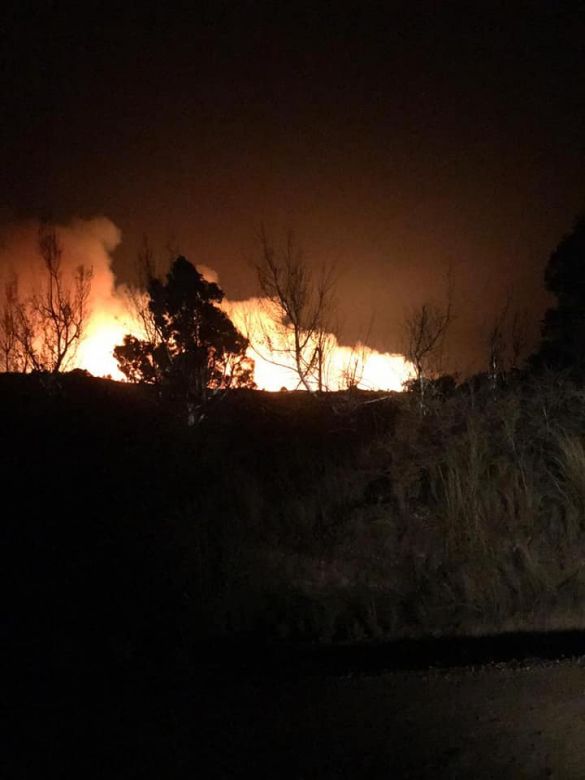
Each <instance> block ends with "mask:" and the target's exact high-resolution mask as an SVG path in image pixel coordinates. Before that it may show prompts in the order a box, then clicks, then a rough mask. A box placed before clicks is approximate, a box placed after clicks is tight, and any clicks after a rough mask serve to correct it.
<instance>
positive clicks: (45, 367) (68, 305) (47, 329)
mask: <svg viewBox="0 0 585 780" xmlns="http://www.w3.org/2000/svg"><path fill="white" fill-rule="evenodd" d="M38 246H39V252H40V255H41V258H42V261H43V265H44V269H45V278H44V280H43V282H42V283H41V286H40V288H37V289H36V290H34V291H33V293H32V295H31V296H30V298H28V299H27V300H24V301H23V300H18V299H17V300H16V322H17V327H16V330H17V338H18V342H19V347H20V349H21V350H22V354H23V356H24V360H25V362H26V368H33V369H36V370H38V371H49V372H51V373H57V372H59V371H62V370H64V369H65V368H67V367H68V366H69V365H70V364H71V361H72V360H73V359H74V357H75V355H76V353H77V348H78V347H79V344H80V342H81V339H82V337H83V334H84V330H85V327H86V325H87V318H88V314H89V311H88V299H89V293H90V289H91V280H92V269H91V268H88V267H86V266H83V265H79V266H78V267H77V268H76V269H75V271H74V272H73V274H72V275H71V277H70V278H69V279H68V278H67V276H66V274H65V272H64V271H63V267H62V255H63V250H62V247H61V244H60V242H59V239H58V236H57V232H56V230H55V228H53V227H47V226H43V227H41V229H40V230H39V239H38Z"/></svg>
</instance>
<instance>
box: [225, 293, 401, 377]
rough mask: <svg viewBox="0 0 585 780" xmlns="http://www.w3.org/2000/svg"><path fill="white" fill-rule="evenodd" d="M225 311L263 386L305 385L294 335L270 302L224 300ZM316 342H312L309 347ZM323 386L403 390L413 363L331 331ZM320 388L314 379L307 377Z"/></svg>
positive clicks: (325, 359)
mask: <svg viewBox="0 0 585 780" xmlns="http://www.w3.org/2000/svg"><path fill="white" fill-rule="evenodd" d="M224 309H225V310H226V312H227V314H228V315H229V316H230V318H231V319H232V321H233V323H234V325H235V326H236V327H237V328H238V329H239V330H240V331H241V332H242V333H244V334H245V335H246V336H247V337H248V339H249V341H250V344H251V346H250V347H249V348H248V356H249V357H250V358H252V360H254V363H255V369H254V380H255V382H256V384H257V386H258V387H259V388H260V389H261V390H273V391H275V390H280V389H282V388H286V389H287V390H296V389H303V387H302V385H300V383H299V377H298V374H297V372H296V370H295V361H294V357H293V351H292V348H291V347H292V337H291V334H287V333H286V331H285V330H283V328H282V327H279V326H278V325H277V324H275V323H274V321H273V319H272V316H271V308H270V302H269V301H266V300H265V299H259V298H250V299H248V300H245V301H226V302H225V303H224ZM312 349H314V345H311V344H309V345H308V351H309V352H310V351H311V350H312ZM323 353H324V361H323V363H324V365H323V384H324V387H325V388H326V389H327V390H344V389H347V388H348V387H349V386H350V385H352V384H353V385H354V386H356V387H359V388H361V389H363V390H395V391H400V390H402V385H403V383H404V382H405V381H406V380H407V379H409V378H410V377H412V376H413V370H412V366H411V365H410V363H408V361H406V360H405V359H404V356H403V355H395V354H390V353H381V352H376V351H375V350H373V349H370V348H369V347H367V346H365V345H363V344H356V345H355V346H354V347H348V346H342V345H340V344H339V343H338V342H337V338H336V337H335V336H334V335H333V334H332V333H330V334H327V335H326V337H325V339H324V348H323ZM308 383H309V385H310V386H311V387H312V389H317V380H316V378H315V377H312V378H310V379H309V382H308Z"/></svg>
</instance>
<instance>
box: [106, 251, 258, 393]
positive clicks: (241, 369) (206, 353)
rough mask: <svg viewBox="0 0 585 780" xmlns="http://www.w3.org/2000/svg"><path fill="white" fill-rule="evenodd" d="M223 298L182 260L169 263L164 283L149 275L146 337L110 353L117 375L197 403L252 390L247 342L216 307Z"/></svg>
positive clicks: (131, 340) (129, 339)
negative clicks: (229, 391)
mask: <svg viewBox="0 0 585 780" xmlns="http://www.w3.org/2000/svg"><path fill="white" fill-rule="evenodd" d="M222 299H223V291H222V290H221V289H220V288H219V286H218V285H217V284H215V283H214V282H208V281H207V280H206V279H204V277H203V276H202V275H201V274H200V273H199V271H197V269H196V268H195V267H194V266H193V265H192V264H191V263H190V262H189V261H188V260H186V258H184V257H178V258H177V259H176V260H175V261H174V263H173V264H172V266H171V268H170V270H169V272H168V274H167V276H166V281H161V280H160V279H158V278H156V277H153V276H151V277H150V278H149V279H148V286H147V299H146V302H145V304H144V306H143V309H142V317H141V319H142V322H143V323H144V326H145V327H144V329H145V338H144V339H138V338H136V337H134V336H131V335H128V336H126V337H125V339H124V344H123V345H121V346H118V347H116V348H115V350H114V355H115V357H116V360H117V361H118V365H119V368H120V370H121V371H122V373H123V374H124V375H125V376H126V377H127V378H128V379H129V380H130V381H133V382H143V383H146V384H157V385H165V386H167V387H170V388H171V389H172V391H173V392H174V393H175V394H176V395H177V396H178V397H180V398H183V399H192V400H193V401H195V402H196V403H203V402H205V400H206V399H207V395H208V393H209V391H214V390H220V389H225V388H227V387H250V386H252V385H253V381H252V369H253V364H252V362H251V361H250V360H249V359H248V358H247V357H246V348H247V346H248V342H247V341H246V339H245V338H244V337H243V336H242V335H241V334H240V333H239V332H238V331H237V330H236V328H235V327H234V325H233V323H232V322H231V320H230V319H229V318H228V316H227V315H226V314H225V313H224V312H223V311H222V310H221V309H220V308H219V305H218V304H220V303H221V301H222Z"/></svg>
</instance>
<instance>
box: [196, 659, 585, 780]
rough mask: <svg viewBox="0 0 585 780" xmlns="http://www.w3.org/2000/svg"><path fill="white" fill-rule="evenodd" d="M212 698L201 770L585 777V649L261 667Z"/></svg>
mask: <svg viewBox="0 0 585 780" xmlns="http://www.w3.org/2000/svg"><path fill="white" fill-rule="evenodd" d="M207 706H208V708H209V709H208V713H207V718H206V722H205V726H204V729H203V732H202V733H201V732H199V734H198V737H201V740H199V739H197V742H199V744H200V746H201V753H200V755H199V761H198V763H199V765H200V766H205V776H206V777H226V778H228V777H243V776H249V777H250V776H251V777H259V778H260V777H261V778H264V777H266V778H283V777H286V778H299V780H300V779H301V778H303V779H308V778H337V777H341V778H345V777H347V778H401V777H405V778H498V780H504V778H559V779H563V780H573V779H574V780H583V779H584V778H585V658H581V659H578V660H572V661H561V662H547V663H540V662H534V663H531V662H530V661H527V662H523V663H522V664H520V665H518V664H516V665H515V664H499V665H491V666H483V667H478V668H473V667H472V668H463V669H452V670H430V671H425V672H396V673H385V674H380V675H375V676H364V675H351V674H350V675H346V676H342V677H330V678H325V679H324V678H316V677H313V678H303V679H297V680H288V681H280V682H277V681H272V682H271V683H269V682H268V681H264V682H263V681H262V680H260V679H256V680H255V681H251V680H249V681H247V682H245V683H244V682H241V683H239V684H238V683H234V684H231V685H230V686H229V690H226V691H224V693H223V695H222V696H220V697H217V698H216V699H215V700H214V701H208V702H207ZM184 736H185V737H187V735H186V734H185V735H184Z"/></svg>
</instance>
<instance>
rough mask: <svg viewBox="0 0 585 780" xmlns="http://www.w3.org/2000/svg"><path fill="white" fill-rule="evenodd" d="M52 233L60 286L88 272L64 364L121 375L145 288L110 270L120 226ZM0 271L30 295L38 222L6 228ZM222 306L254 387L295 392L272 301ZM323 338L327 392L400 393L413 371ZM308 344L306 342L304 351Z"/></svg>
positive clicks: (287, 338) (398, 361)
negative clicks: (122, 352)
mask: <svg viewBox="0 0 585 780" xmlns="http://www.w3.org/2000/svg"><path fill="white" fill-rule="evenodd" d="M57 233H58V238H59V241H60V243H61V245H62V250H63V252H62V264H63V274H64V278H65V281H66V283H70V282H71V280H72V279H73V277H74V274H75V271H76V269H77V268H79V267H80V266H84V267H85V268H88V269H91V271H92V279H91V286H90V290H89V296H88V301H87V312H88V314H87V321H86V325H85V328H84V334H83V338H82V339H81V341H80V343H79V347H78V349H77V351H76V353H75V354H74V355H72V357H71V359H70V360H69V361H68V364H67V368H68V369H73V368H81V369H85V370H86V371H88V372H89V373H91V374H93V375H94V376H97V377H106V376H109V377H111V378H113V379H116V380H124V379H125V377H124V375H123V374H122V373H121V372H120V370H119V367H118V364H117V362H116V360H115V358H114V355H113V351H114V347H116V346H117V345H119V344H121V343H122V342H123V340H124V336H125V335H127V334H130V335H132V336H135V337H137V338H142V337H143V336H144V327H143V322H142V320H141V318H140V317H139V316H138V314H137V312H136V303H137V298H138V299H139V298H140V297H141V295H143V291H141V290H140V289H136V288H130V287H129V286H128V285H126V284H121V283H118V282H117V280H116V277H115V275H114V272H113V269H112V253H113V252H114V251H115V249H116V247H117V246H118V245H119V243H120V241H121V234H120V231H119V230H118V228H117V227H116V226H115V225H114V224H113V223H112V222H111V221H110V220H109V219H107V218H105V217H102V218H96V219H91V220H81V219H78V220H75V221H73V222H71V223H70V224H68V225H65V226H59V227H58V231H57ZM16 268H18V274H17V276H16V277H15V276H14V275H15V269H16ZM0 272H1V273H2V277H3V278H2V281H3V283H4V284H6V283H7V281H8V280H10V279H11V278H16V281H17V286H18V294H19V295H20V296H21V297H25V298H26V296H28V295H31V294H33V293H34V291H35V289H36V288H37V287H38V285H39V284H40V283H41V279H42V274H43V265H42V260H41V257H40V256H39V252H38V225H36V224H32V223H30V224H22V225H19V226H13V227H10V228H8V229H5V230H4V232H3V235H2V237H1V240H0ZM200 272H201V273H202V274H203V275H204V276H205V277H206V278H208V279H210V280H211V281H217V275H216V274H215V273H214V272H213V270H212V269H209V268H207V267H205V266H201V267H200ZM222 308H223V309H224V311H225V312H226V313H227V314H228V316H229V317H230V318H231V320H232V321H233V322H234V324H235V325H236V327H237V328H238V329H239V330H240V332H241V333H242V334H243V335H245V336H246V338H247V339H248V341H249V347H248V357H249V358H250V359H251V360H252V361H253V362H254V372H253V379H254V382H255V384H256V387H257V388H258V389H260V390H270V391H277V390H281V389H282V388H285V389H287V390H295V389H298V388H299V385H300V383H299V377H298V373H297V372H296V369H295V362H294V358H293V357H292V351H291V348H290V347H291V343H290V342H291V338H292V336H291V334H290V332H289V331H287V328H286V327H283V323H282V320H281V319H280V318H279V316H278V314H277V313H276V314H275V312H274V309H273V307H272V305H271V301H270V300H269V299H266V298H260V297H256V298H250V299H247V300H229V299H224V301H223V302H222ZM323 343H324V351H325V352H326V359H325V360H324V372H323V373H324V376H323V384H324V387H325V388H326V389H327V390H331V391H337V390H342V389H346V388H348V387H350V386H353V387H356V388H361V389H367V390H388V391H390V390H392V391H399V390H401V389H402V386H403V384H404V382H405V381H406V380H407V379H409V378H410V376H411V375H412V368H411V366H410V364H409V363H408V362H407V361H406V360H405V359H404V357H403V356H402V355H398V354H389V353H381V352H377V351H375V350H373V349H371V348H370V347H368V346H367V345H366V344H361V343H358V344H355V345H353V346H348V345H343V344H340V343H338V340H337V337H336V336H335V334H333V333H325V334H324V335H323ZM312 346H314V345H311V344H310V343H309V344H308V345H307V347H306V349H307V350H310V349H311V348H312ZM311 381H312V382H313V383H314V380H311ZM301 389H302V385H301Z"/></svg>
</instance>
